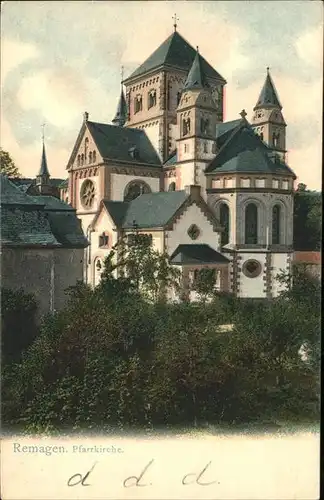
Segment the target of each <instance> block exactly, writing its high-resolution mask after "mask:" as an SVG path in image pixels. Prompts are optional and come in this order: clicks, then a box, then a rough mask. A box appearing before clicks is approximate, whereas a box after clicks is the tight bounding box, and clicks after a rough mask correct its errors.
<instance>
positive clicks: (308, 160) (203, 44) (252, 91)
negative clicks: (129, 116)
mask: <svg viewBox="0 0 324 500" xmlns="http://www.w3.org/2000/svg"><path fill="white" fill-rule="evenodd" d="M175 12H176V13H177V16H178V17H179V21H178V31H179V32H180V33H181V35H182V36H183V37H184V38H186V39H187V40H188V41H189V43H190V44H191V45H192V46H194V47H195V46H196V45H198V46H199V51H200V53H201V54H202V55H203V56H204V57H205V58H206V59H207V60H208V62H209V63H210V64H211V65H212V66H214V67H215V68H216V69H217V71H218V72H219V73H220V74H221V75H222V76H223V77H224V78H225V79H226V80H227V82H228V83H227V86H226V111H225V120H231V119H236V118H237V117H238V114H239V112H240V111H241V110H242V108H245V109H246V111H247V112H248V118H251V115H252V109H253V106H254V105H255V103H256V101H257V98H258V95H259V92H260V90H261V87H262V85H263V82H264V79H265V74H266V67H267V66H270V72H271V75H272V77H273V79H274V82H275V84H276V87H277V91H278V93H279V97H280V100H281V103H282V105H283V113H284V116H285V119H286V122H287V124H288V127H287V147H288V161H289V164H290V166H291V167H292V168H293V169H294V171H295V172H296V174H297V176H298V180H299V181H300V182H304V183H305V184H307V186H308V187H309V188H310V189H320V188H321V148H322V130H321V127H322V125H321V123H322V64H323V52H322V47H323V28H322V26H323V6H322V2H321V0H301V1H297V0H292V1H280V0H272V1H247V0H246V1H225V2H223V1H217V2H216V1H209V2H205V1H198V2H195V1H190V2H188V1H187V2H182V1H176V2H172V1H168V2H164V1H153V2H149V1H148V2H145V1H141V2H127V1H126V2H122V1H107V2H106V1H100V2H87V1H82V2H79V1H64V2H63V1H60V2H56V1H46V2H41V1H35V2H28V1H23V2H18V1H10V2H3V3H2V44H1V88H2V111H1V113H2V115H1V146H2V147H3V149H5V150H7V151H9V152H10V154H11V156H12V157H13V159H14V160H15V162H16V164H17V165H18V167H19V169H20V171H21V172H22V173H23V174H24V175H26V176H35V174H36V172H37V170H38V168H39V164H40V153H41V124H42V123H43V122H45V123H46V128H45V136H46V144H47V156H48V163H49V168H50V172H51V174H52V176H53V177H62V178H65V177H66V171H65V167H66V163H67V160H68V158H69V155H70V153H71V151H72V148H73V145H74V142H75V140H76V137H77V135H78V132H79V129H80V126H81V123H82V114H83V112H84V111H88V112H89V113H90V119H91V120H94V121H101V122H107V123H109V122H110V121H111V119H112V118H113V116H114V113H115V109H116V104H117V99H118V94H119V88H120V87H119V85H120V67H121V66H122V65H123V66H124V68H125V77H127V76H128V75H129V74H130V73H131V72H132V71H133V70H134V69H136V67H137V66H138V65H139V64H141V63H142V62H143V61H144V60H145V59H146V58H147V57H148V56H149V55H150V54H151V53H152V52H153V51H154V50H155V49H156V48H157V47H158V46H159V45H160V44H161V43H162V42H163V41H164V39H165V38H167V37H168V36H169V34H170V33H172V31H173V26H172V25H173V20H172V16H173V15H174V13H175Z"/></svg>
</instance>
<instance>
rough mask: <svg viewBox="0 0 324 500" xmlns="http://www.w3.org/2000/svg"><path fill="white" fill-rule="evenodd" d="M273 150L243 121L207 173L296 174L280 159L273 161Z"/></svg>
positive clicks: (234, 130) (232, 133)
mask: <svg viewBox="0 0 324 500" xmlns="http://www.w3.org/2000/svg"><path fill="white" fill-rule="evenodd" d="M271 155H273V152H272V150H271V149H270V148H269V147H268V146H267V145H266V144H265V143H264V142H263V141H261V139H260V138H259V136H258V135H257V134H256V133H255V132H254V130H253V128H252V127H251V126H250V124H249V123H248V122H247V121H246V120H245V119H243V120H241V121H240V123H239V125H238V126H237V127H236V128H234V129H233V130H232V132H231V134H229V137H228V139H227V140H226V142H225V143H224V144H223V145H222V147H221V149H220V151H219V153H218V154H217V155H216V156H215V158H214V159H213V160H212V161H211V162H210V163H209V165H208V167H207V168H206V170H205V172H206V173H210V172H219V173H225V172H226V173H227V172H231V173H234V172H245V173H264V174H267V173H268V174H269V173H275V174H286V175H293V176H294V177H295V174H294V172H293V171H292V170H291V169H290V168H289V167H288V166H287V165H286V164H285V163H284V162H282V161H280V160H279V158H276V159H275V161H273V160H272V159H271Z"/></svg>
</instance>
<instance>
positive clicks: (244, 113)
mask: <svg viewBox="0 0 324 500" xmlns="http://www.w3.org/2000/svg"><path fill="white" fill-rule="evenodd" d="M240 115H241V116H242V118H243V120H245V117H246V116H247V112H246V111H245V109H242V111H241V113H240Z"/></svg>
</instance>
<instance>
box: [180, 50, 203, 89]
mask: <svg viewBox="0 0 324 500" xmlns="http://www.w3.org/2000/svg"><path fill="white" fill-rule="evenodd" d="M204 88H209V84H208V82H207V78H206V75H205V72H204V70H203V66H202V60H201V57H200V54H199V52H198V48H197V52H196V55H195V58H194V61H193V63H192V66H191V68H190V71H189V73H188V76H187V80H186V83H185V85H184V90H192V89H204Z"/></svg>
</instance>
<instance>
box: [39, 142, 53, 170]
mask: <svg viewBox="0 0 324 500" xmlns="http://www.w3.org/2000/svg"><path fill="white" fill-rule="evenodd" d="M38 175H39V176H44V175H45V176H47V177H50V173H49V170H48V166H47V158H46V151H45V144H44V142H43V150H42V159H41V166H40V169H39V172H38Z"/></svg>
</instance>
